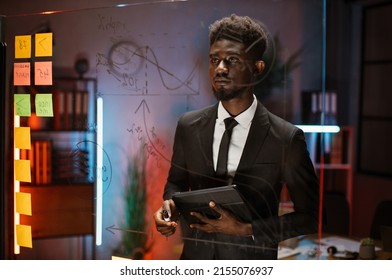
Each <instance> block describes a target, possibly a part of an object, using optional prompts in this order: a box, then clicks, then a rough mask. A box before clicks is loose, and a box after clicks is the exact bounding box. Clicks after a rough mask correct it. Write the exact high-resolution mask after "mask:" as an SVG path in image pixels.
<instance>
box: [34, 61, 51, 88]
mask: <svg viewBox="0 0 392 280" xmlns="http://www.w3.org/2000/svg"><path fill="white" fill-rule="evenodd" d="M34 66H35V67H34V68H35V69H34V73H35V75H34V83H35V85H49V86H50V85H52V61H39V62H36V63H35V64H34Z"/></svg>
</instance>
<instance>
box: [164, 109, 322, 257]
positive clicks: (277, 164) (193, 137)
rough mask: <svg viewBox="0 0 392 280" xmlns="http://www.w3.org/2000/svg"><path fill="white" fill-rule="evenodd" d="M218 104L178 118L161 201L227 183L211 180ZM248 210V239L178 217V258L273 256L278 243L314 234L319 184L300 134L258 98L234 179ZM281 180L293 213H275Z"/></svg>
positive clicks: (213, 177)
mask: <svg viewBox="0 0 392 280" xmlns="http://www.w3.org/2000/svg"><path fill="white" fill-rule="evenodd" d="M217 108H218V106H217V104H216V105H213V106H210V107H207V108H204V109H201V110H198V111H192V112H187V113H185V114H184V115H183V116H182V117H181V118H180V119H179V121H178V124H177V128H176V133H175V139H174V148H173V156H172V162H171V168H170V171H169V175H168V180H167V183H166V186H165V190H164V195H163V196H164V199H170V198H171V197H172V195H173V193H175V192H183V191H188V190H197V189H203V188H210V187H216V186H223V185H226V184H227V182H225V181H221V180H219V179H217V178H215V171H214V166H213V158H212V142H213V135H214V127H215V121H216V118H217ZM233 184H235V185H237V187H238V189H239V191H240V192H241V194H242V195H243V197H244V199H245V201H246V203H247V206H248V208H249V209H250V210H251V213H252V226H253V237H239V236H233V235H226V234H216V233H213V234H211V233H204V232H201V231H198V230H194V229H190V228H189V226H188V225H186V224H185V222H184V221H181V229H182V234H183V236H184V248H183V252H182V256H181V258H182V259H276V258H277V247H278V242H280V241H282V240H285V239H288V238H291V237H295V236H298V235H303V234H309V233H314V232H316V231H317V226H318V207H319V206H318V205H319V184H318V179H317V176H316V174H315V171H314V168H313V165H312V162H311V160H310V158H309V153H308V150H307V147H306V142H305V139H304V134H303V132H302V131H301V130H300V129H298V128H297V127H295V126H294V125H292V124H290V123H289V122H287V121H285V120H283V119H281V118H279V117H277V116H275V115H273V114H272V113H270V112H269V111H268V110H267V109H266V108H265V107H264V106H263V105H262V104H261V103H260V102H258V105H257V109H256V113H255V116H254V119H253V120H252V124H251V127H250V131H249V135H248V138H247V141H246V144H245V147H244V150H243V153H242V156H241V159H240V162H239V165H238V168H237V171H236V173H235V176H234V178H233ZM284 184H286V186H287V188H288V190H289V194H290V197H291V200H292V201H293V203H294V209H295V212H293V213H289V214H286V215H283V216H278V209H279V200H280V192H281V190H282V187H283V185H284Z"/></svg>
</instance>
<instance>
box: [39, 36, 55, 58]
mask: <svg viewBox="0 0 392 280" xmlns="http://www.w3.org/2000/svg"><path fill="white" fill-rule="evenodd" d="M52 50H53V33H38V34H35V56H52V52H53V51H52Z"/></svg>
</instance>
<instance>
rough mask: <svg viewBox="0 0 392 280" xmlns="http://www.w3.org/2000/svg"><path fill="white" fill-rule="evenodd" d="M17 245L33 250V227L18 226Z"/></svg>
mask: <svg viewBox="0 0 392 280" xmlns="http://www.w3.org/2000/svg"><path fill="white" fill-rule="evenodd" d="M16 243H17V244H18V245H19V246H22V247H28V248H33V239H32V236H31V226H26V225H16Z"/></svg>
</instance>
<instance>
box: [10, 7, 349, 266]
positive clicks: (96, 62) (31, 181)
mask: <svg viewBox="0 0 392 280" xmlns="http://www.w3.org/2000/svg"><path fill="white" fill-rule="evenodd" d="M324 12H325V9H324V7H323V1H319V0H291V1H274V0H263V1H260V0H250V1H234V0H217V1H215V0H214V1H211V0H198V1H196V0H195V1H138V2H136V1H132V2H129V3H128V4H113V5H107V6H104V7H92V8H76V9H65V10H57V11H39V12H36V13H31V14H23V15H11V16H7V17H6V29H5V31H6V32H5V34H6V35H5V41H6V42H7V45H8V49H7V88H6V93H7V94H9V95H10V96H11V99H14V102H15V109H14V110H12V105H11V102H13V101H12V100H10V104H9V105H8V106H7V110H8V112H9V117H10V118H9V119H10V120H14V122H13V125H11V129H13V126H15V127H29V128H30V133H31V148H30V149H25V148H23V146H22V148H18V149H17V153H16V154H15V157H13V155H12V156H11V157H13V158H12V160H14V159H18V160H19V161H20V162H21V163H23V161H21V160H23V159H24V160H30V165H29V166H27V167H26V166H25V167H17V166H16V167H15V173H18V174H19V176H22V179H21V182H20V183H19V182H17V181H18V180H16V181H15V184H16V185H15V188H16V192H23V193H30V194H31V208H32V213H31V216H30V215H29V214H21V213H20V212H17V213H16V214H15V219H16V223H17V224H19V225H27V226H31V233H32V244H29V243H27V244H22V246H20V245H21V244H18V242H15V244H11V245H10V246H9V247H10V248H12V250H16V251H13V252H18V254H16V255H15V258H17V259H30V258H32V259H50V258H53V259H56V258H60V259H110V258H111V257H112V256H113V255H116V256H120V257H128V258H140V257H142V258H145V259H177V258H179V255H180V253H181V249H182V240H181V235H180V233H179V232H177V233H176V234H175V235H174V236H172V237H170V238H165V237H163V236H161V235H160V234H159V233H158V232H157V231H156V229H155V225H154V222H153V218H152V217H153V214H154V212H155V211H157V209H158V208H159V207H160V206H161V203H162V195H163V188H164V185H165V183H166V179H167V175H168V170H169V167H170V163H171V157H172V151H173V149H172V147H173V140H174V134H175V129H176V125H177V121H178V119H179V117H180V116H181V115H182V114H183V113H185V112H188V111H191V110H196V109H200V108H203V107H205V106H207V105H211V104H214V103H216V99H215V97H214V95H213V94H212V90H211V85H210V79H209V74H208V71H209V70H208V68H209V40H208V31H209V25H210V24H211V23H213V22H214V21H215V20H217V19H220V18H221V17H223V16H228V15H231V14H233V13H235V14H237V15H248V16H250V17H253V18H255V19H256V20H258V21H260V22H261V23H262V24H263V25H264V26H265V27H266V30H267V31H268V48H267V52H266V54H265V57H264V60H265V63H266V67H265V70H264V72H263V76H262V78H261V82H260V83H259V84H257V85H256V87H255V92H254V94H255V95H256V96H257V98H258V99H259V101H260V102H261V103H262V104H263V105H264V106H265V107H266V108H268V110H269V111H270V112H272V113H274V114H275V115H277V116H279V117H281V118H283V119H285V120H287V121H289V122H291V123H293V124H295V125H304V124H306V125H310V124H315V125H319V124H328V125H333V124H336V118H335V117H336V115H334V114H336V96H335V95H334V93H333V92H329V93H326V92H325V80H324V76H325V71H324V69H325V68H324V66H325V65H324V59H325V56H324V54H325V53H324V51H325V49H324V45H325V34H326V33H325V25H323V22H324V20H325V15H324ZM25 36H27V37H25ZM48 42H49V43H48ZM26 46H30V51H31V53H30V54H26V53H25V52H24V51H25V50H26ZM26 67H27V68H28V67H30V68H28V69H27V70H25V69H26ZM23 79H25V80H23ZM26 79H27V80H28V81H27V80H26ZM23 94H27V95H28V96H27V97H26V96H25V95H23ZM40 99H41V101H40ZM25 102H26V103H25ZM25 110H27V112H26V111H25ZM29 110H30V111H29ZM51 110H52V111H51ZM15 115H16V116H17V117H15V118H14V116H15ZM18 116H19V117H18ZM303 129H306V133H305V136H306V141H307V143H308V149H309V152H310V155H311V158H312V160H313V163H314V165H315V167H316V171H317V175H318V176H323V172H321V174H320V170H323V167H324V164H330V163H335V164H336V166H339V164H340V166H342V165H343V164H345V163H347V162H348V159H347V156H346V155H341V154H340V157H339V155H335V154H333V152H336V150H331V147H332V146H331V145H332V144H331V143H332V140H333V139H334V137H333V134H329V133H318V132H316V133H309V132H307V129H308V127H303ZM18 131H19V130H18ZM324 132H325V131H324ZM347 133H350V132H349V131H348V132H347ZM14 136H15V137H14V138H15V139H14V140H15V141H19V140H18V137H20V136H19V135H18V136H17V135H14ZM23 137H24V136H23ZM10 145H12V143H11V144H10ZM10 148H11V149H12V146H11V147H10ZM31 151H33V154H32V152H31ZM325 154H326V155H327V156H326V157H324V155H325ZM342 158H343V159H342ZM339 161H340V162H339ZM347 166H348V165H344V168H347ZM23 168H27V169H23ZM344 168H343V169H344ZM28 170H30V172H31V173H30V177H31V178H27V179H26V178H25V177H23V176H24V175H25V174H26V172H27V171H28ZM26 176H27V175H26ZM343 176H345V175H343ZM19 178H20V177H19ZM322 178H323V177H321V179H322ZM9 180H10V182H11V184H12V185H13V184H14V180H13V179H12V178H9ZM347 180H349V179H343V181H345V182H346V183H344V185H346V184H347V185H349V184H350V182H349V181H347ZM320 182H321V181H320ZM19 185H20V186H19ZM320 185H321V187H323V185H324V183H321V184H320ZM343 189H344V191H347V190H348V188H346V186H344V187H343ZM321 191H322V192H323V189H321ZM10 195H12V196H13V194H10ZM278 199H279V201H280V205H281V206H280V210H281V211H282V213H286V212H290V211H292V210H293V209H292V205H291V204H290V202H291V199H290V196H289V194H288V193H287V190H286V189H285V188H284V189H283V191H282V194H281V197H280V198H278ZM15 201H16V200H15ZM16 227H17V226H16ZM16 227H15V231H17V229H16ZM18 230H21V229H18ZM10 232H11V231H10ZM315 238H317V235H316V236H315ZM30 245H32V248H29V247H30ZM26 247H27V248H26ZM306 257H307V256H306Z"/></svg>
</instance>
